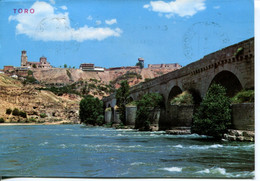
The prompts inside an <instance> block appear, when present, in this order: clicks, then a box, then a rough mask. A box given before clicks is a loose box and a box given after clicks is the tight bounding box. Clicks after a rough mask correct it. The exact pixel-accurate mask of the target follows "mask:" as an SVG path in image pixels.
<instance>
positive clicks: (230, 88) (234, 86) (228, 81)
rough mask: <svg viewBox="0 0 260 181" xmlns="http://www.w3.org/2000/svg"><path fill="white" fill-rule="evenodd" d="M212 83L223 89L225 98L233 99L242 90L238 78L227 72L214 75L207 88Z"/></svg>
mask: <svg viewBox="0 0 260 181" xmlns="http://www.w3.org/2000/svg"><path fill="white" fill-rule="evenodd" d="M213 83H217V84H220V85H222V86H223V87H225V88H226V91H227V96H229V97H233V96H234V95H235V94H236V93H237V92H239V91H240V90H242V89H243V87H242V84H241V82H240V81H239V79H238V77H237V76H236V75H235V74H234V73H232V72H230V71H227V70H223V71H221V72H219V73H218V74H216V75H215V76H214V78H213V79H212V81H211V83H210V85H209V87H210V86H211V85H212V84H213ZM209 87H208V89H209Z"/></svg>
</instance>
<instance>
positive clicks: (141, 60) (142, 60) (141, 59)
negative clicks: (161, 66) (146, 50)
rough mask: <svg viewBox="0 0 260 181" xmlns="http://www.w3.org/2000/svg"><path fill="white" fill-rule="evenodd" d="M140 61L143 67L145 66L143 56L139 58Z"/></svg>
mask: <svg viewBox="0 0 260 181" xmlns="http://www.w3.org/2000/svg"><path fill="white" fill-rule="evenodd" d="M138 63H140V64H141V65H142V67H144V59H143V58H142V57H140V58H138Z"/></svg>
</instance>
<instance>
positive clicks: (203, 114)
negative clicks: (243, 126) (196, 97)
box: [191, 84, 231, 139]
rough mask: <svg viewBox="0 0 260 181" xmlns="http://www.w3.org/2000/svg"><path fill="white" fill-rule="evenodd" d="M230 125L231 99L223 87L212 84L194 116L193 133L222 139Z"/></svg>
mask: <svg viewBox="0 0 260 181" xmlns="http://www.w3.org/2000/svg"><path fill="white" fill-rule="evenodd" d="M230 125H231V109H230V99H229V97H227V96H226V90H225V88H224V87H223V86H221V85H219V84H212V85H211V87H210V88H209V90H208V92H207V94H206V96H205V97H204V99H203V100H202V102H201V104H200V106H199V108H198V111H197V112H196V113H195V114H194V116H193V124H192V127H191V131H192V133H198V134H201V135H208V136H213V137H214V138H215V139H221V138H222V137H223V135H224V133H226V132H227V129H228V128H229V126H230Z"/></svg>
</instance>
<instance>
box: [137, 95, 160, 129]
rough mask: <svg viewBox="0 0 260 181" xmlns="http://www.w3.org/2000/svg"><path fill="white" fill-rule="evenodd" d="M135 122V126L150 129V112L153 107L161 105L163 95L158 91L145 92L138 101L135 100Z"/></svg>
mask: <svg viewBox="0 0 260 181" xmlns="http://www.w3.org/2000/svg"><path fill="white" fill-rule="evenodd" d="M136 104H137V111H136V122H135V128H136V129H138V128H143V129H144V130H149V129H150V123H151V122H152V119H153V118H152V116H151V112H153V110H154V109H156V108H160V107H163V97H162V96H161V95H160V94H158V93H148V94H145V95H144V96H143V97H142V98H141V99H140V100H139V101H137V103H136Z"/></svg>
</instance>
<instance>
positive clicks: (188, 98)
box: [170, 91, 193, 105]
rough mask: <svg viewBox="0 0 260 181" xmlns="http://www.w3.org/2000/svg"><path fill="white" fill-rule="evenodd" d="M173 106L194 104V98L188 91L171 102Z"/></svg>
mask: <svg viewBox="0 0 260 181" xmlns="http://www.w3.org/2000/svg"><path fill="white" fill-rule="evenodd" d="M170 103H171V105H191V104H193V96H192V94H191V93H189V92H188V91H184V92H182V93H181V94H178V95H177V96H175V97H174V98H173V99H172V100H171V101H170Z"/></svg>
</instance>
